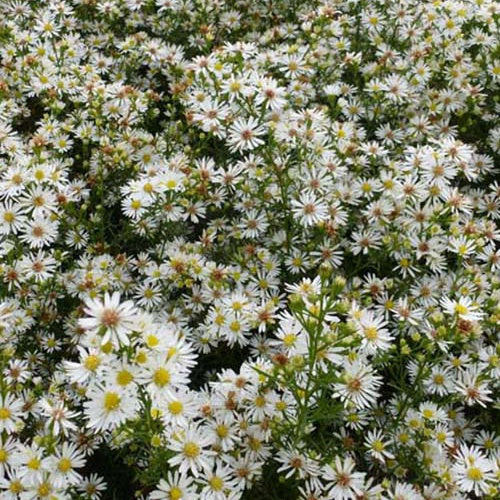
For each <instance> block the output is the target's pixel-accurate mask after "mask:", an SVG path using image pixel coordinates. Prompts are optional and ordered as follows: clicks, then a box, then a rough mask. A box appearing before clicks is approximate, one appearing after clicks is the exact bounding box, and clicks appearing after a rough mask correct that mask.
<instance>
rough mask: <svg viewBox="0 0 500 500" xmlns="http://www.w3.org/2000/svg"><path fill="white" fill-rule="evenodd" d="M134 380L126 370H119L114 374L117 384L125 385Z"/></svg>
mask: <svg viewBox="0 0 500 500" xmlns="http://www.w3.org/2000/svg"><path fill="white" fill-rule="evenodd" d="M132 380H134V376H133V375H132V374H131V373H130V372H129V371H128V370H120V371H119V372H118V373H117V374H116V382H117V384H118V385H121V386H126V385H128V384H130V382H132Z"/></svg>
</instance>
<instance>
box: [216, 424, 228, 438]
mask: <svg viewBox="0 0 500 500" xmlns="http://www.w3.org/2000/svg"><path fill="white" fill-rule="evenodd" d="M215 432H216V433H217V436H219V437H220V438H221V439H223V438H225V437H227V435H228V434H229V429H228V428H227V426H226V425H223V424H220V425H218V426H217V427H216V428H215Z"/></svg>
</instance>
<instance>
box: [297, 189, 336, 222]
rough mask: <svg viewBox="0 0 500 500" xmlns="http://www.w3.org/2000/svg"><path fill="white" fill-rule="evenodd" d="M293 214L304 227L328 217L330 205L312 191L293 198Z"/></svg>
mask: <svg viewBox="0 0 500 500" xmlns="http://www.w3.org/2000/svg"><path fill="white" fill-rule="evenodd" d="M292 214H293V215H294V216H295V217H296V218H297V219H298V220H299V222H300V223H301V224H302V225H303V226H304V227H309V226H314V225H316V224H318V223H320V222H323V221H325V220H326V219H327V218H328V206H327V205H326V203H325V202H324V201H323V200H320V199H319V198H317V197H316V196H315V195H314V194H313V193H311V192H305V193H303V194H302V195H301V196H300V198H299V199H298V200H292Z"/></svg>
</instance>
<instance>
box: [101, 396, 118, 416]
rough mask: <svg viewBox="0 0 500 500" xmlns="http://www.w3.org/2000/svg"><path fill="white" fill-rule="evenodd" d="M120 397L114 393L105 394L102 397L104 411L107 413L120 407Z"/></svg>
mask: <svg viewBox="0 0 500 500" xmlns="http://www.w3.org/2000/svg"><path fill="white" fill-rule="evenodd" d="M120 401H121V398H120V395H119V394H117V393H116V392H107V393H106V394H105V395H104V409H105V410H106V411H107V412H108V413H109V412H111V411H114V410H116V409H117V408H118V407H119V406H120Z"/></svg>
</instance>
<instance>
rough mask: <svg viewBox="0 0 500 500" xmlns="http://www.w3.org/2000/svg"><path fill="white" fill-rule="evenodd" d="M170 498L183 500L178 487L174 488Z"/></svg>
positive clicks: (169, 494)
mask: <svg viewBox="0 0 500 500" xmlns="http://www.w3.org/2000/svg"><path fill="white" fill-rule="evenodd" d="M168 498H169V499H170V500H180V499H181V498H182V491H181V489H180V488H177V486H173V487H172V489H171V490H170V491H169V493H168Z"/></svg>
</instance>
